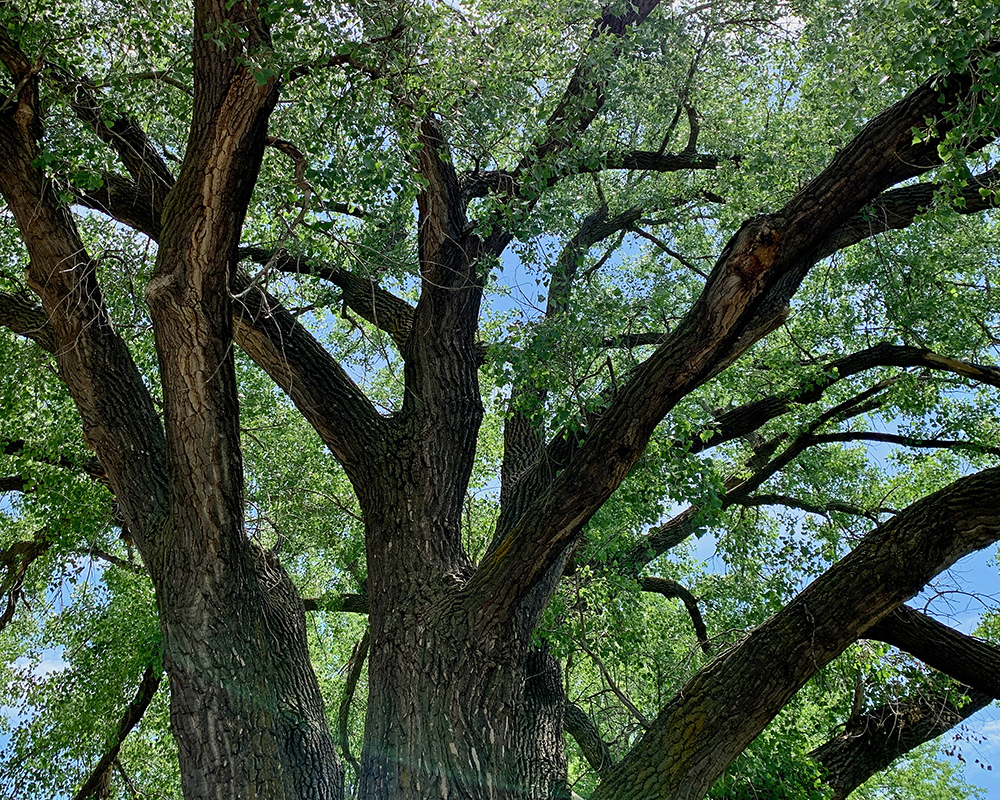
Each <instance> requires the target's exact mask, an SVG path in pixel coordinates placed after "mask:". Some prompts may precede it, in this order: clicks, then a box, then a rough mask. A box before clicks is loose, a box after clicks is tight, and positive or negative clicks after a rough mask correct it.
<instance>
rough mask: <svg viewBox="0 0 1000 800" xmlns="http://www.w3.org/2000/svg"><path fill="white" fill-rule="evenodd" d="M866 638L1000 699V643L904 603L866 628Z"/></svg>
mask: <svg viewBox="0 0 1000 800" xmlns="http://www.w3.org/2000/svg"><path fill="white" fill-rule="evenodd" d="M865 638H868V639H876V640H878V641H880V642H885V643H886V644H891V645H892V646H893V647H898V648H899V649H900V650H904V651H906V652H907V653H909V654H910V655H912V656H915V657H916V658H919V659H920V660H921V661H923V662H924V663H925V664H927V666H929V667H933V668H934V669H936V670H939V671H940V672H943V673H945V674H946V675H950V676H951V677H952V678H954V679H955V680H957V681H961V682H962V683H964V684H967V685H968V686H971V687H972V688H973V689H975V690H976V691H979V692H985V693H987V694H989V695H990V696H991V697H993V698H996V699H1000V647H997V646H996V645H993V644H989V643H988V642H984V641H982V640H980V639H976V638H973V637H972V636H966V635H965V634H964V633H959V632H958V631H956V630H954V629H953V628H949V627H948V626H947V625H942V624H941V623H940V622H938V621H937V620H933V619H931V618H930V617H928V616H927V615H926V614H921V613H920V612H919V611H915V610H914V609H912V608H910V607H909V606H900V607H899V608H897V609H896V610H895V611H893V612H892V613H891V614H889V615H888V616H887V617H885V618H884V619H882V620H880V621H879V622H878V623H876V624H875V625H873V626H872V627H870V628H869V629H868V630H866V631H865Z"/></svg>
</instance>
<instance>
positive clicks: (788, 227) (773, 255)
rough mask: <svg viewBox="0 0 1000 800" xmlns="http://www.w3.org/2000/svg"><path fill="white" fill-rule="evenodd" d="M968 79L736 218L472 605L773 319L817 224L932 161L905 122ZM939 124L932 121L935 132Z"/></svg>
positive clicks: (953, 100)
mask: <svg viewBox="0 0 1000 800" xmlns="http://www.w3.org/2000/svg"><path fill="white" fill-rule="evenodd" d="M972 85H973V80H972V77H971V75H969V74H959V75H949V76H938V77H936V78H934V79H932V80H930V81H927V82H925V83H924V84H923V85H921V86H920V87H918V88H917V89H915V90H914V91H913V92H911V94H910V95H909V96H908V97H906V98H904V99H903V100H901V101H899V102H897V103H895V104H894V105H892V106H890V107H889V108H888V109H886V110H885V111H883V112H882V113H881V114H879V115H877V116H876V117H875V118H873V119H872V120H871V121H870V122H869V123H868V125H867V126H865V128H864V129H863V130H862V131H861V132H860V133H859V134H858V136H857V137H855V139H854V141H852V142H851V143H850V144H849V145H848V146H847V147H846V148H845V149H844V150H842V151H841V152H840V153H838V154H837V155H836V156H835V157H834V159H833V160H832V161H831V163H830V165H829V166H828V167H827V168H826V169H825V170H824V171H823V172H822V173H821V174H820V175H818V176H817V177H816V178H815V179H814V180H813V181H812V182H811V183H810V184H808V185H807V186H806V187H804V188H803V189H802V190H801V191H800V192H799V193H798V194H796V195H795V196H794V197H793V198H792V199H791V200H790V201H789V202H788V203H787V204H786V206H785V207H784V208H783V209H782V210H781V211H779V212H778V213H776V214H772V215H767V216H763V217H758V218H754V219H751V220H748V221H747V222H746V223H744V225H743V226H742V227H741V228H740V230H739V231H738V232H737V233H736V235H735V236H734V237H733V238H732V239H731V240H730V242H729V244H728V246H727V247H726V248H725V249H724V250H723V252H722V254H721V256H720V257H719V260H718V262H717V263H716V266H715V268H714V270H713V271H712V274H711V275H710V276H709V279H708V281H707V282H706V285H705V288H704V290H703V292H702V295H701V297H700V298H699V299H698V300H697V301H696V302H695V304H694V305H693V306H692V308H691V310H690V311H689V312H688V314H687V315H686V316H685V318H684V319H683V320H682V322H681V323H680V325H679V326H678V327H677V329H676V330H675V331H674V332H673V333H672V334H670V335H669V336H668V337H667V339H666V341H665V342H664V343H663V344H662V345H660V347H659V348H658V349H657V350H656V352H655V353H654V354H653V355H652V356H650V357H649V358H648V359H647V360H646V362H645V363H644V364H642V365H641V366H640V367H639V368H638V369H637V370H636V372H635V374H634V377H633V378H632V379H631V380H630V381H629V383H628V384H627V385H626V386H625V387H624V389H623V391H622V392H621V393H620V394H619V395H618V396H617V397H616V398H615V399H614V400H613V401H612V402H611V404H610V405H609V407H608V408H607V410H606V411H605V412H604V413H603V415H602V416H601V418H600V419H599V420H598V422H597V423H596V424H595V425H594V426H593V428H592V429H591V430H590V431H589V432H588V434H587V438H586V441H585V442H584V444H583V445H582V446H581V447H579V448H578V449H577V450H576V452H575V453H574V454H573V457H572V460H571V462H570V463H569V465H568V466H567V467H566V469H564V470H563V471H562V473H561V474H560V475H559V476H558V477H557V478H556V479H555V480H554V481H553V482H552V484H551V485H550V486H549V488H548V490H547V491H546V492H544V493H543V494H542V495H541V496H540V497H539V498H538V500H537V501H536V502H535V503H534V504H533V506H532V507H531V508H530V509H529V510H528V511H526V512H525V513H524V514H523V515H522V517H521V519H520V520H519V521H518V522H517V524H516V525H515V526H514V527H513V529H512V530H511V531H510V533H509V534H508V535H507V537H506V539H505V540H504V542H502V543H501V544H500V546H498V547H497V548H496V549H495V550H494V552H493V553H492V554H491V555H490V556H489V557H488V558H487V559H485V560H484V562H483V564H482V565H481V567H480V570H479V572H478V574H477V575H476V576H475V578H474V579H473V581H472V582H471V583H470V586H469V589H468V602H469V603H470V605H473V606H474V605H476V604H482V605H483V607H488V608H491V609H495V608H497V606H498V605H503V604H504V603H507V604H511V603H512V601H516V600H517V599H519V598H520V597H523V596H524V595H525V594H526V593H527V591H529V590H530V587H531V586H532V585H533V584H534V582H535V581H537V580H539V579H540V577H541V576H542V575H544V574H545V572H546V570H547V569H548V567H549V566H550V565H551V564H553V563H555V561H556V560H557V559H558V558H559V556H560V554H561V553H562V552H563V551H564V549H565V547H566V546H567V545H568V544H569V543H571V542H572V541H574V540H575V539H576V537H577V536H578V534H579V533H580V531H581V529H582V527H583V525H584V523H586V521H587V520H588V519H589V518H590V515H591V514H593V513H594V511H595V510H596V509H597V508H599V507H600V505H601V504H602V503H603V502H604V501H605V500H606V499H607V498H608V497H609V496H610V495H611V493H612V492H613V491H614V490H615V489H616V488H617V486H618V485H619V484H620V483H621V481H622V480H623V479H624V478H625V476H626V475H627V474H628V472H629V470H631V468H632V466H633V465H634V464H635V462H636V460H637V459H638V458H639V456H640V455H641V453H642V451H643V449H644V448H645V446H646V443H647V442H648V441H649V437H650V436H651V434H652V431H653V429H654V428H655V426H656V425H657V424H658V423H659V422H660V420H662V419H663V417H664V416H665V415H666V413H667V412H668V411H669V410H670V409H671V408H672V407H673V406H674V405H675V404H676V403H677V402H678V401H679V400H680V399H681V398H682V397H684V396H685V395H686V394H687V393H689V392H690V391H692V390H693V389H694V388H696V387H697V386H699V385H701V384H702V383H704V382H705V381H707V380H709V379H710V378H711V377H713V376H714V375H716V374H718V373H719V372H720V371H721V370H723V369H725V368H726V367H727V366H728V365H730V364H731V363H733V362H734V361H735V360H737V359H738V358H739V357H740V356H741V355H742V354H743V353H744V352H745V351H746V350H747V349H748V348H749V347H750V346H751V345H752V344H753V343H754V342H756V341H757V340H758V339H759V338H761V337H762V336H763V335H765V334H766V333H767V332H768V331H769V330H771V329H773V328H774V326H775V325H776V324H780V321H781V320H782V319H783V315H784V314H785V313H786V309H787V303H788V301H789V299H790V298H791V296H792V295H793V294H794V292H795V290H796V289H797V287H798V285H799V284H800V283H801V281H802V279H803V278H804V276H805V274H806V273H807V272H808V270H809V269H810V268H811V267H812V265H813V264H814V263H815V261H816V257H817V256H816V253H817V252H818V251H817V248H818V246H819V245H820V244H821V243H822V241H823V239H825V237H826V233H825V232H826V231H830V230H836V229H837V228H839V227H840V226H841V225H843V224H844V223H845V222H847V221H848V220H849V219H851V218H852V217H853V216H854V215H855V214H857V213H859V212H860V210H861V209H862V208H863V207H864V206H865V205H866V204H867V203H869V202H870V201H871V200H873V199H874V198H876V197H878V196H879V195H880V194H881V193H882V192H883V191H884V190H885V189H887V188H888V187H890V186H892V185H894V184H895V183H898V182H899V181H901V180H904V179H906V178H909V177H913V176H916V175H919V174H921V173H923V172H925V171H927V170H928V169H930V168H932V167H933V166H935V165H936V164H937V163H939V161H938V154H937V149H936V148H937V144H936V142H937V140H936V139H934V138H933V137H931V138H928V139H927V140H926V141H923V140H917V141H916V142H915V141H914V136H913V133H912V131H913V129H914V128H918V129H922V128H923V126H925V125H926V122H925V120H926V119H927V118H932V119H940V117H941V114H942V113H944V112H947V111H948V110H950V109H955V108H958V107H959V106H960V105H961V104H963V103H964V102H966V101H968V100H969V99H970V98H971V97H972V96H973V95H972V89H971V88H970V87H972ZM945 127H946V124H945V123H942V124H941V125H940V126H939V130H938V134H939V135H940V134H942V133H943V132H944V128H945ZM986 141H987V140H985V139H983V140H979V141H977V142H975V143H973V145H972V146H974V147H975V146H978V147H982V146H984V145H985V144H986Z"/></svg>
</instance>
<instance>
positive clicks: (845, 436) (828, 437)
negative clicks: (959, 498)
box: [813, 431, 1000, 456]
mask: <svg viewBox="0 0 1000 800" xmlns="http://www.w3.org/2000/svg"><path fill="white" fill-rule="evenodd" d="M813 439H814V441H815V442H816V443H817V444H826V443H828V442H882V443H885V444H899V445H903V446H904V447H919V448H925V449H946V450H971V451H972V452H975V453H989V454H990V455H994V456H998V455H1000V447H989V446H987V445H981V444H977V443H976V442H969V441H962V440H958V439H921V438H919V437H917V436H903V435H900V434H897V433H882V432H876V431H844V432H838V433H823V434H817V435H816V436H814V437H813Z"/></svg>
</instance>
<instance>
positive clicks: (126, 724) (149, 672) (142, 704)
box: [74, 659, 163, 800]
mask: <svg viewBox="0 0 1000 800" xmlns="http://www.w3.org/2000/svg"><path fill="white" fill-rule="evenodd" d="M162 675H163V668H162V667H161V666H160V663H159V659H157V661H156V662H155V663H153V664H150V665H149V666H148V667H146V670H145V672H143V673H142V679H141V680H140V681H139V687H138V689H136V692H135V697H134V698H133V699H132V702H131V703H129V706H128V708H127V709H126V710H125V713H124V714H122V718H121V720H120V721H119V723H118V730H117V732H116V733H115V736H114V738H113V739H112V740H111V746H110V747H109V748H108V749H107V751H106V752H105V753H104V755H103V756H101V759H100V761H98V762H97V765H96V766H95V767H94V769H93V770H92V771H91V773H90V777H88V778H87V780H86V781H84V783H83V786H81V787H80V791H78V792H77V793H76V796H75V798H74V800H87V798H89V797H93V796H94V795H95V793H96V792H97V790H98V788H99V787H100V786H101V785H102V784H106V782H107V779H108V777H109V775H110V772H111V767H112V766H113V765H114V763H115V760H116V759H117V758H118V753H119V752H121V748H122V744H123V743H124V742H125V738H126V737H127V736H128V735H129V734H130V733H131V732H132V729H133V728H135V726H136V725H138V724H139V721H140V720H141V719H142V716H143V714H145V713H146V709H147V708H149V704H150V703H151V702H152V701H153V697H154V696H155V695H156V691H157V689H159V688H160V678H161V677H162Z"/></svg>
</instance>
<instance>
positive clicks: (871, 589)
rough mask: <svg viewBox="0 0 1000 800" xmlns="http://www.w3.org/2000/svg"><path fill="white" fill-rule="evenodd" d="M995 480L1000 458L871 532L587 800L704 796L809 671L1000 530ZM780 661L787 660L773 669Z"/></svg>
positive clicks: (718, 667) (678, 704)
mask: <svg viewBox="0 0 1000 800" xmlns="http://www.w3.org/2000/svg"><path fill="white" fill-rule="evenodd" d="M998 491H1000V469H993V470H986V471H984V472H981V473H979V474H977V475H973V476H970V477H968V478H962V479H960V480H958V481H955V482H954V483H952V484H951V485H949V486H947V487H945V488H944V489H941V490H939V491H937V492H935V493H934V494H931V495H929V496H927V497H925V498H923V499H921V500H919V501H917V502H916V503H914V504H913V505H911V506H909V507H908V508H906V509H904V510H903V511H902V512H900V513H899V514H898V515H897V516H896V517H894V518H893V519H892V520H890V521H888V522H886V523H884V524H883V525H880V526H879V527H877V528H876V529H875V530H873V531H872V532H871V533H869V534H868V535H867V536H866V537H865V538H864V539H863V540H862V542H861V543H860V544H859V545H858V546H857V547H856V548H855V549H854V550H853V551H852V552H851V553H850V554H849V555H848V556H846V557H845V558H843V559H841V560H840V561H839V562H838V563H837V564H835V565H834V566H833V567H831V568H830V569H829V570H827V571H826V572H825V573H824V574H823V575H822V576H820V577H819V578H818V579H816V580H815V581H814V582H813V583H812V584H811V585H810V586H809V587H807V588H806V589H805V590H804V591H802V592H801V593H800V594H799V595H798V596H797V597H796V598H795V599H794V600H792V601H791V602H790V603H789V604H788V605H786V606H785V608H784V609H783V610H782V611H780V612H779V613H778V614H777V615H775V616H774V617H772V618H771V619H770V620H768V621H767V622H765V623H764V624H762V625H760V626H759V627H758V628H757V629H755V630H754V631H753V633H751V634H750V636H749V637H748V638H746V639H745V640H743V642H741V643H740V644H739V645H737V646H736V647H735V648H733V649H732V650H729V651H728V652H726V653H725V654H723V655H722V656H720V657H719V658H717V659H716V660H715V661H713V662H712V663H711V664H710V665H709V666H707V667H706V668H704V669H702V670H701V671H699V672H698V673H697V674H696V675H695V676H694V677H693V678H691V679H690V680H689V681H688V682H687V684H686V685H685V686H684V688H683V689H682V690H681V691H680V692H679V693H678V695H677V696H676V697H675V698H674V699H673V700H671V702H670V703H668V704H667V706H665V707H664V708H663V710H661V712H660V713H659V714H658V715H657V717H656V719H655V721H654V722H653V727H652V728H651V729H650V730H649V731H648V732H647V733H646V734H645V735H644V736H643V737H642V739H641V740H640V742H639V743H638V744H637V745H636V746H635V747H634V748H633V749H632V751H631V752H630V753H629V755H628V756H627V757H626V758H625V759H624V760H623V761H622V763H621V764H620V765H619V766H618V767H616V768H615V769H614V770H613V771H612V774H611V776H610V777H609V778H608V779H607V780H605V781H603V782H602V783H601V785H600V786H599V787H598V789H597V791H596V792H595V793H594V795H593V800H604V799H605V798H610V797H614V798H618V799H619V800H634V799H635V798H652V797H658V798H679V797H681V796H685V797H690V796H695V797H700V796H702V794H703V793H704V792H706V791H708V789H709V787H710V786H711V785H712V784H713V783H714V782H715V780H716V779H717V778H718V776H719V775H720V774H721V772H722V771H723V770H724V769H725V768H726V766H728V764H729V763H730V762H731V761H732V759H734V758H735V757H736V756H737V755H738V754H739V753H740V752H741V751H742V750H743V749H744V748H745V747H746V745H747V744H749V742H750V741H751V740H752V739H753V738H754V737H755V736H756V735H757V734H758V733H759V732H760V731H761V730H762V729H763V728H764V727H765V726H766V725H767V723H768V722H769V721H770V720H771V719H772V718H773V717H774V716H775V715H776V714H777V713H778V712H779V711H780V709H781V708H782V707H783V706H784V705H785V703H786V702H787V701H788V699H789V697H791V695H792V694H794V693H795V692H796V691H797V690H798V689H799V688H800V687H801V686H802V685H803V684H804V683H805V682H806V681H807V680H808V679H809V678H810V677H811V676H812V675H814V674H815V673H816V672H817V671H819V670H820V669H821V668H822V667H823V666H824V665H825V664H827V663H829V662H830V661H831V660H832V659H834V658H836V657H837V656H838V655H839V654H840V653H841V652H843V650H844V649H845V648H846V647H847V646H848V645H849V644H850V643H851V642H853V641H855V640H856V639H858V638H859V637H861V636H863V635H865V632H866V631H867V630H868V629H869V628H870V627H871V626H872V625H874V624H875V623H877V622H878V621H879V620H881V619H883V618H885V617H886V616H888V614H890V613H891V612H892V611H893V610H894V609H895V608H897V607H898V606H899V605H900V604H901V603H902V602H903V601H904V600H906V599H907V598H909V597H912V596H913V595H915V594H916V593H917V592H919V591H920V589H921V588H922V587H923V585H924V584H925V583H926V582H927V581H928V580H930V578H932V577H933V576H934V575H936V574H937V573H938V572H940V571H941V570H944V569H947V568H948V567H949V566H951V565H952V564H953V563H955V561H957V560H958V559H959V558H961V557H962V556H964V555H966V554H968V553H970V552H973V551H975V550H978V549H981V548H983V547H986V546H987V545H989V544H991V543H992V542H994V541H996V540H997V539H998V538H1000V513H998V510H997V507H996V502H995V497H996V493H997V492H998ZM779 663H780V664H782V665H784V666H783V668H782V670H780V671H776V670H775V668H774V665H775V664H779ZM692 731H694V732H695V733H693V734H692ZM644 783H645V785H644Z"/></svg>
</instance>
